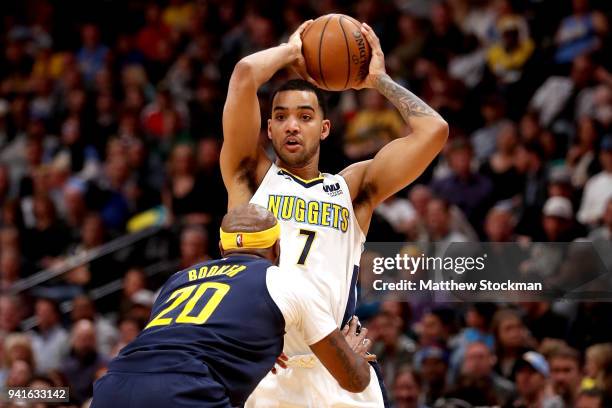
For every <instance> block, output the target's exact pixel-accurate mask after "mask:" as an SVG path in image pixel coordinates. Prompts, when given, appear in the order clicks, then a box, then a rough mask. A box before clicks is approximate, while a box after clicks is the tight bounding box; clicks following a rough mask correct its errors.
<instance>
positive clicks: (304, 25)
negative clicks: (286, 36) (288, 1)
mask: <svg viewBox="0 0 612 408" xmlns="http://www.w3.org/2000/svg"><path fill="white" fill-rule="evenodd" d="M313 21H314V20H313V19H312V18H311V19H310V20H306V21H304V22H303V23H302V24H300V27H299V28H298V31H299V32H300V33H303V32H304V31H306V29H307V28H308V27H310V25H311V24H312V22H313Z"/></svg>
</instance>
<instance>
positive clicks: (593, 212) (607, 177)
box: [578, 134, 612, 226]
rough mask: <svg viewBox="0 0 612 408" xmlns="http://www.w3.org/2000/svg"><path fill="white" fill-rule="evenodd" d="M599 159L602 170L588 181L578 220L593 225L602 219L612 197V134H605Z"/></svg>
mask: <svg viewBox="0 0 612 408" xmlns="http://www.w3.org/2000/svg"><path fill="white" fill-rule="evenodd" d="M599 161H600V162H601V167H602V171H601V172H599V173H598V174H596V175H594V176H593V177H591V178H590V179H589V181H587V183H586V185H585V187H584V194H583V196H582V203H581V205H580V210H579V211H578V221H580V222H581V223H583V224H589V225H591V226H595V225H597V223H598V222H599V221H600V220H601V217H602V216H603V214H604V211H605V208H606V204H607V202H608V200H609V199H610V198H611V197H612V134H609V135H606V136H604V137H603V139H602V141H601V151H600V153H599Z"/></svg>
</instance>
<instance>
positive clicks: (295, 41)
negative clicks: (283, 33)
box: [287, 19, 317, 85]
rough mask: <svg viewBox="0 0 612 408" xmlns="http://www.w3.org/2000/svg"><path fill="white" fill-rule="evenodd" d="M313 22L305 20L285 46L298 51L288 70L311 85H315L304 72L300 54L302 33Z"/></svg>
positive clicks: (304, 65)
mask: <svg viewBox="0 0 612 408" xmlns="http://www.w3.org/2000/svg"><path fill="white" fill-rule="evenodd" d="M313 21H314V20H312V19H310V20H306V21H304V22H303V23H302V24H300V26H299V27H298V28H297V30H295V31H294V32H293V34H291V36H290V37H289V40H288V41H287V44H288V45H289V46H292V47H295V48H296V49H297V50H298V51H299V55H298V57H297V59H296V60H295V61H294V62H293V63H292V64H291V65H290V66H289V68H290V69H291V70H292V71H293V72H295V73H296V74H297V75H298V76H299V77H300V78H302V79H305V80H306V81H308V82H310V83H311V84H313V85H317V83H316V82H315V80H314V79H312V77H311V76H310V75H309V74H308V71H307V70H306V61H305V60H304V55H303V54H302V35H303V34H304V32H305V31H306V30H307V29H308V27H310V25H311V24H312V22H313Z"/></svg>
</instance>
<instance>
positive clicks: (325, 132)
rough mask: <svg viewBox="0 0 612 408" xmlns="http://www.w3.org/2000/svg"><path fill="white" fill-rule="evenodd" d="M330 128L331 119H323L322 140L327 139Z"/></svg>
mask: <svg viewBox="0 0 612 408" xmlns="http://www.w3.org/2000/svg"><path fill="white" fill-rule="evenodd" d="M330 130H331V122H330V121H329V119H323V121H322V122H321V140H325V139H327V136H329V131H330Z"/></svg>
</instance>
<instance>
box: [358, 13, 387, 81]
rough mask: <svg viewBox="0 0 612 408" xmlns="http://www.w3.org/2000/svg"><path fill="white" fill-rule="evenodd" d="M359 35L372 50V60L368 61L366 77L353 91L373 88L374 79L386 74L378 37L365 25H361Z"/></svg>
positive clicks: (383, 55)
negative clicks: (361, 35)
mask: <svg viewBox="0 0 612 408" xmlns="http://www.w3.org/2000/svg"><path fill="white" fill-rule="evenodd" d="M361 34H363V36H364V37H365V38H366V40H367V41H368V43H369V44H370V47H371V48H372V58H371V59H370V67H369V71H368V76H366V78H365V79H364V80H363V82H361V83H360V84H359V85H357V86H355V87H353V89H363V88H374V80H375V78H376V77H377V76H380V75H386V74H387V71H386V70H385V54H384V53H383V51H382V47H381V46H380V40H379V39H378V36H377V35H376V33H375V32H374V30H372V27H370V26H369V25H368V24H367V23H361Z"/></svg>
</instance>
